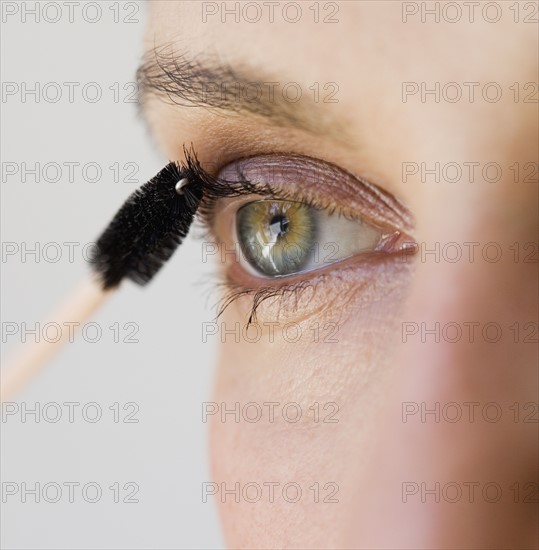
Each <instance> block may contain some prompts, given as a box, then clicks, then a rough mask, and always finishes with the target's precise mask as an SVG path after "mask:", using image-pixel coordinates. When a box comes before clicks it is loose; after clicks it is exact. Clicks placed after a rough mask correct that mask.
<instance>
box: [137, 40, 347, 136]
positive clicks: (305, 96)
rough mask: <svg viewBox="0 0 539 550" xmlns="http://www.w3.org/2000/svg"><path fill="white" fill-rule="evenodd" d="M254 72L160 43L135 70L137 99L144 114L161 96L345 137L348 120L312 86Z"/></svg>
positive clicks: (189, 105) (169, 100)
mask: <svg viewBox="0 0 539 550" xmlns="http://www.w3.org/2000/svg"><path fill="white" fill-rule="evenodd" d="M254 72H256V71H253V69H252V68H249V67H248V66H246V65H245V64H239V65H238V66H237V67H236V68H233V67H231V66H230V65H228V64H224V63H222V62H219V61H218V60H217V59H215V58H211V57H206V58H202V57H196V58H192V59H190V58H189V57H188V56H187V55H186V54H180V53H177V52H175V51H174V49H173V48H172V46H171V45H165V46H161V47H156V48H153V49H151V50H150V51H148V52H147V53H146V54H145V56H144V58H143V61H142V63H141V65H140V66H139V68H138V70H137V73H136V77H137V84H138V104H139V107H140V109H141V111H142V112H143V113H144V110H145V107H146V105H147V103H148V100H149V99H150V98H151V97H157V98H159V99H160V100H162V101H165V102H167V103H169V104H171V105H177V106H180V107H185V108H196V107H199V108H204V109H205V110H207V111H209V112H213V113H214V114H220V115H221V116H222V115H223V114H228V115H233V114H247V115H254V116H259V117H262V118H263V119H265V120H266V121H268V122H270V123H271V124H272V125H276V126H285V127H292V128H299V129H303V130H307V131H309V132H311V133H316V134H327V133H330V134H334V136H335V137H336V138H337V139H339V140H342V139H343V133H345V132H344V130H343V128H344V124H342V123H339V121H338V120H336V119H334V118H333V117H331V119H328V116H327V115H328V113H327V112H326V113H323V112H322V111H324V109H320V104H319V102H317V101H315V100H314V97H315V95H314V91H313V90H312V88H308V89H305V87H304V86H302V85H301V84H300V83H299V82H295V81H291V80H287V81H285V82H284V81H282V80H276V79H274V78H271V77H265V76H263V77H258V78H250V77H249V76H248V75H250V74H251V73H254ZM336 102H337V101H336Z"/></svg>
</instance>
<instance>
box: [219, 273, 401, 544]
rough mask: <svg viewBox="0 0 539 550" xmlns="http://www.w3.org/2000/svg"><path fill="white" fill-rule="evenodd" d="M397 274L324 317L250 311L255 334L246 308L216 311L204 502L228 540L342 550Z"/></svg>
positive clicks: (386, 360) (384, 360)
mask: <svg viewBox="0 0 539 550" xmlns="http://www.w3.org/2000/svg"><path fill="white" fill-rule="evenodd" d="M405 271H406V270H401V272H400V273H399V274H400V278H399V283H400V284H399V285H393V287H394V290H393V291H392V292H391V291H388V290H387V288H388V287H387V286H386V285H385V284H384V285H382V286H383V287H384V293H383V295H379V294H378V291H376V290H375V287H376V284H375V280H370V282H369V288H363V289H362V290H361V291H360V292H357V293H356V294H355V295H354V297H352V296H351V295H349V300H348V304H347V306H346V307H345V306H344V305H343V304H342V303H341V302H340V301H339V303H340V307H334V308H329V309H328V310H326V311H325V312H324V315H323V317H322V315H321V314H315V315H310V316H309V317H307V318H303V319H302V320H300V321H294V319H293V317H292V315H290V316H289V317H287V318H286V319H284V318H283V316H281V317H280V318H279V320H278V321H277V320H276V319H275V317H273V321H272V320H270V319H271V318H270V317H269V316H268V315H267V313H268V312H269V311H271V308H268V309H267V310H263V311H261V312H260V313H259V315H258V318H257V323H258V326H259V327H260V328H261V330H260V331H257V330H254V328H251V329H249V331H248V332H247V331H246V330H244V326H245V323H244V321H243V320H244V319H245V318H246V317H245V310H244V307H245V306H244V305H243V304H241V303H239V302H236V303H235V304H234V305H232V306H231V307H230V308H229V309H228V310H227V312H226V313H225V315H224V317H223V318H222V319H221V327H220V329H221V330H220V335H221V341H222V342H223V344H222V347H221V355H220V360H219V367H218V371H217V379H216V386H215V393H214V398H213V401H215V402H216V403H217V404H218V407H219V411H218V412H217V414H215V415H213V416H212V417H211V424H210V430H211V450H212V463H213V475H214V481H215V483H217V484H218V486H219V493H218V494H217V495H215V496H214V497H213V498H214V499H215V501H216V503H217V504H218V506H219V509H220V514H221V519H222V523H223V528H224V533H225V537H226V540H227V544H228V545H229V546H230V547H234V548H237V547H250V548H254V547H257V548H258V547H261V548H268V547H271V548H276V547H279V548H285V547H301V548H325V547H330V546H331V547H337V548H343V547H344V541H343V539H342V536H343V534H344V533H346V528H345V526H346V525H347V524H348V523H349V522H350V521H351V517H350V513H351V512H350V510H351V503H352V502H353V499H354V494H355V493H356V492H357V491H356V487H355V485H356V483H355V480H356V479H357V477H358V472H359V471H361V468H362V465H363V463H364V458H365V449H368V448H369V446H370V445H369V441H370V437H371V436H370V435H369V434H370V429H371V427H372V418H373V416H374V414H375V411H376V410H377V407H378V404H379V403H380V397H381V393H382V388H383V386H384V380H385V377H386V376H387V375H388V373H389V371H390V370H391V368H392V361H391V349H392V348H393V347H394V345H393V344H394V343H396V342H397V341H398V340H399V338H400V331H399V329H398V326H400V325H399V324H398V318H399V316H398V313H397V312H398V311H399V310H400V308H401V306H402V302H403V300H404V293H403V292H402V289H403V288H405V287H406V284H403V283H404V281H403V279H402V275H403V274H404V272H405ZM388 275H389V274H388ZM395 275H396V273H395V272H392V276H395ZM385 277H386V275H383V274H379V277H378V279H380V278H385ZM390 286H391V285H390ZM367 296H368V297H369V298H368V300H367V299H366V297H367ZM336 303H337V302H336ZM296 318H297V317H296ZM270 323H272V324H271V325H270ZM270 327H273V331H271V330H269V328H270ZM225 330H228V333H226V332H225ZM248 340H252V342H249V341H248ZM225 491H228V493H225ZM255 501H256V502H255Z"/></svg>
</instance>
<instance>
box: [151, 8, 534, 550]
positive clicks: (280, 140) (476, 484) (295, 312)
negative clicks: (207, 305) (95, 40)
mask: <svg viewBox="0 0 539 550" xmlns="http://www.w3.org/2000/svg"><path fill="white" fill-rule="evenodd" d="M436 4H438V8H437V9H438V16H436V15H433V14H432V12H429V10H436V6H435V3H424V2H403V3H401V2H368V1H361V2H342V3H337V2H327V3H324V2H320V3H315V2H301V3H293V2H292V3H287V4H283V3H277V2H257V3H255V2H249V3H237V2H226V3H224V2H173V1H168V0H167V1H155V0H153V1H152V2H151V3H150V23H149V28H148V32H147V36H146V38H147V39H146V49H147V51H148V52H149V57H148V60H149V61H148V62H147V64H146V71H145V73H144V74H145V76H146V78H147V79H148V82H147V83H146V84H145V86H146V88H145V89H144V91H145V106H144V110H145V116H146V118H147V120H148V122H149V125H150V127H151V130H152V132H153V134H154V135H155V137H156V139H157V141H158V143H159V144H160V146H161V148H162V150H163V151H164V153H165V154H166V155H167V156H168V157H169V158H172V159H181V158H182V157H183V145H184V143H185V144H188V145H189V144H191V143H192V144H193V147H194V149H195V151H196V153H197V155H198V157H199V160H200V162H201V164H202V166H203V167H205V168H207V169H208V170H211V171H213V172H215V173H218V172H219V170H221V169H222V168H224V167H225V166H229V168H227V169H226V171H225V173H226V174H232V175H233V174H237V173H238V171H239V168H241V170H242V172H243V176H244V177H247V178H248V179H249V178H251V179H252V178H253V177H255V178H258V180H259V181H262V183H267V184H268V185H271V186H273V187H278V188H279V189H280V190H281V191H282V192H284V193H289V194H290V196H291V197H292V196H293V201H289V202H287V203H286V202H285V203H279V202H275V200H274V201H273V203H272V202H271V200H269V199H268V197H260V196H253V197H252V198H251V199H249V198H248V197H245V196H242V197H238V198H236V199H233V200H226V201H222V202H221V203H217V204H216V205H215V209H214V212H213V218H212V219H213V222H212V233H213V238H214V240H215V241H216V243H217V244H216V245H213V244H212V245H211V246H210V245H209V244H208V243H202V244H201V247H202V249H203V253H206V254H208V255H211V257H212V258H214V259H216V260H217V262H218V264H219V266H218V268H219V270H220V271H221V272H222V274H223V275H224V277H225V278H226V279H227V281H228V282H227V284H228V286H229V288H228V290H225V291H224V294H225V296H226V295H229V294H230V293H231V292H232V293H233V294H234V296H235V299H234V301H232V303H231V304H230V305H229V306H228V307H227V308H226V310H225V312H224V314H223V315H222V316H221V317H220V318H219V320H218V322H217V324H216V325H212V331H213V332H212V334H216V335H217V336H215V337H214V340H215V339H216V338H217V339H218V340H219V342H220V344H219V345H220V352H219V361H218V368H217V373H216V381H215V388H214V395H213V398H212V402H213V403H212V404H211V405H208V406H207V408H206V410H205V412H206V413H207V416H208V418H209V421H210V426H211V430H210V433H211V453H212V464H213V484H211V485H209V484H208V485H206V486H205V487H203V488H202V495H203V497H202V498H205V499H207V500H208V501H214V502H216V503H217V504H218V507H219V510H220V515H221V519H222V524H223V530H224V534H225V538H226V542H227V545H228V546H230V547H232V548H410V549H418V548H429V549H433V548H468V549H469V548H487V547H488V548H493V547H496V548H498V547H509V546H510V547H518V548H532V547H533V546H534V544H535V543H536V536H537V516H536V515H535V513H536V504H534V502H535V503H536V502H537V495H538V493H537V420H538V415H537V405H536V402H537V382H538V380H537V369H536V359H537V346H536V343H537V285H536V282H537V261H538V256H537V244H533V243H536V234H537V150H538V142H537V135H538V132H537V84H528V83H532V82H534V80H536V77H537V72H536V67H537V29H536V26H535V25H533V24H529V22H525V21H524V20H525V17H526V14H524V13H521V14H520V15H519V18H517V19H518V21H519V22H518V23H517V22H515V17H516V12H515V11H514V10H512V11H511V10H510V9H509V3H491V4H493V5H494V7H491V10H492V11H491V12H485V11H484V10H482V7H481V6H477V7H475V8H474V6H468V7H464V6H461V9H462V12H461V16H460V20H454V19H455V17H456V15H458V13H457V11H455V12H453V11H450V8H448V9H447V10H445V8H444V6H445V4H444V3H441V4H440V3H436ZM451 4H452V5H453V8H451V9H453V10H456V8H455V3H451ZM468 4H474V3H468ZM285 6H288V7H286V8H285ZM297 6H299V8H300V10H301V11H298V9H297ZM440 6H441V7H440ZM496 6H497V8H496ZM444 10H445V11H444ZM470 10H475V11H474V12H473V14H472V13H471V12H470ZM498 10H501V11H500V13H501V17H500V19H499V21H497V22H494V20H495V19H496V18H497V15H498ZM472 17H473V22H470V20H471V18H472ZM450 19H451V20H453V22H450V21H449V20H450ZM293 21H295V22H293ZM154 48H156V50H155V53H154ZM143 76H144V75H143ZM171 98H173V101H171V100H170V99H171ZM275 153H279V155H274V154H275ZM267 155H273V156H271V157H269V158H268V156H267ZM298 155H299V156H298ZM246 157H252V160H251V161H250V162H249V163H247V164H245V163H238V161H239V159H244V158H246ZM304 157H309V159H305V158H304ZM270 162H271V164H270ZM335 167H337V168H335ZM253 174H255V176H253ZM352 174H353V176H352ZM357 178H362V179H364V180H366V181H368V182H370V184H373V185H375V186H377V188H373V187H372V186H371V185H369V184H365V183H364V182H362V181H360V180H359V179H357ZM378 188H379V189H381V190H383V193H380V192H377V190H376V189H378ZM261 198H262V199H263V200H266V202H265V203H259V204H258V207H257V206H254V207H253V204H252V203H253V201H254V200H257V199H258V200H260V199H261ZM302 198H304V200H305V202H306V204H307V206H304V207H299V208H298V207H297V202H301V201H302ZM248 203H251V206H250V207H249V208H250V210H249V209H248V208H247V209H244V210H243V211H241V212H243V216H242V217H241V216H240V214H239V213H238V212H240V210H239V209H240V207H241V206H244V205H246V204H248ZM314 206H316V207H317V209H314ZM290 208H291V209H292V210H290ZM294 208H295V210H294ZM287 209H288V210H287ZM332 211H333V212H335V213H334V214H333V215H330V212H332ZM287 212H288V213H287ZM339 212H340V213H343V214H345V216H346V217H344V216H340V217H339V216H338V215H337V213H339ZM239 217H241V218H242V220H243V221H242V223H241V224H239V225H238V218H239ZM347 222H348V223H347ZM287 231H288V232H289V233H288V236H289V237H290V239H296V240H294V241H293V242H294V243H297V242H300V244H301V243H305V242H309V243H310V244H314V245H316V246H317V247H318V252H319V256H318V257H316V258H314V259H312V258H311V259H310V261H311V264H310V268H309V269H306V270H302V269H300V267H298V266H297V265H296V264H295V265H296V269H295V271H294V269H291V268H289V266H288V264H287V265H285V268H287V267H288V272H286V269H285V271H279V270H280V269H281V268H282V265H277V266H275V264H272V265H273V272H271V269H269V268H267V267H268V265H269V264H267V263H265V264H264V263H262V264H256V263H253V262H249V261H246V260H245V259H243V260H241V261H239V260H238V258H237V257H235V255H234V252H233V251H234V250H236V252H237V250H238V244H239V245H240V250H241V247H242V246H244V245H245V242H247V241H248V240H249V239H251V240H255V241H256V239H257V238H258V239H259V242H261V241H260V238H262V237H264V235H266V237H268V235H269V237H268V238H269V239H270V240H271V238H274V239H277V238H278V237H279V238H281V237H282V235H283V234H286V232H287ZM264 232H266V233H264ZM309 232H310V233H309ZM261 236H262V237H261ZM264 242H265V243H266V244H267V241H264ZM272 242H275V241H272ZM405 243H412V244H408V245H406V244H405ZM406 246H407V248H405V247H406ZM381 248H383V251H381V250H380V249H381ZM227 251H228V252H229V253H228V254H226V253H225V252H227ZM330 254H334V255H333V256H328V255H330ZM332 258H337V261H333V259H332ZM266 259H267V258H266ZM264 266H266V268H267V269H266V272H264V269H263V268H264ZM257 268H258V269H257ZM289 272H291V273H289ZM279 275H280V276H279ZM283 275H286V277H285V276H283ZM260 288H263V289H264V290H260ZM242 291H246V292H243V293H242ZM259 298H263V299H262V300H259ZM255 302H256V304H255ZM258 302H260V303H258ZM255 305H256V306H257V307H256V319H255V321H254V322H253V323H252V324H251V325H250V326H249V328H248V330H247V326H246V325H247V321H248V319H249V316H250V313H251V311H252V309H253V307H254V306H255ZM534 403H535V404H534Z"/></svg>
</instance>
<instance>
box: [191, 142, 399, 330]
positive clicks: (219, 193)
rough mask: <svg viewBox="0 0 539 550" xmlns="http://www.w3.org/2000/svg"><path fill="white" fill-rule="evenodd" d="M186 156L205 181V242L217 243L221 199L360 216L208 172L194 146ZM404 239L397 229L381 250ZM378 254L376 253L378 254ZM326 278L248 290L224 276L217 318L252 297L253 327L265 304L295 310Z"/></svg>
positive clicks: (196, 174)
mask: <svg viewBox="0 0 539 550" xmlns="http://www.w3.org/2000/svg"><path fill="white" fill-rule="evenodd" d="M184 153H185V158H186V162H187V165H188V166H189V169H190V170H191V173H192V174H193V176H194V177H196V178H198V179H200V180H201V181H202V182H203V187H204V198H203V201H202V203H201V205H200V208H199V210H198V219H199V222H200V226H201V228H202V230H203V232H202V235H201V236H200V237H201V239H211V240H213V241H214V242H215V241H216V240H217V239H216V236H215V233H214V231H213V229H214V225H215V221H216V216H217V214H218V212H217V211H218V208H217V203H218V201H219V200H220V199H224V198H234V197H242V196H244V197H250V196H253V195H259V196H262V197H264V198H268V199H275V200H285V201H298V202H301V203H302V204H304V205H306V206H309V207H312V208H318V209H324V210H326V211H327V212H328V213H331V214H333V213H338V214H339V215H342V216H343V217H346V218H348V219H357V216H353V215H351V214H350V213H349V212H346V211H344V210H343V209H341V208H339V207H338V206H337V205H334V204H332V205H328V204H321V201H316V200H313V199H308V198H306V197H304V196H301V193H299V192H294V193H292V192H288V191H286V190H283V189H277V188H274V187H272V186H271V185H270V184H269V183H265V184H260V183H254V182H252V181H249V180H247V179H246V178H245V177H244V175H243V173H241V172H240V171H238V175H239V176H241V179H238V180H233V181H231V180H226V179H223V178H219V177H217V176H214V175H212V174H210V173H208V172H206V171H205V170H204V169H203V168H202V166H201V165H200V163H199V161H198V159H197V156H196V153H195V151H194V148H193V147H192V146H191V149H190V150H187V149H185V148H184ZM239 160H243V159H236V162H238V161H239ZM401 236H402V233H401V232H399V231H397V230H393V232H392V233H391V234H389V235H388V236H387V238H385V239H384V240H383V243H382V247H381V248H380V251H382V252H383V251H384V250H385V247H386V245H392V244H394V242H395V241H396V240H398V239H399V237H401ZM380 251H378V252H380ZM374 254H376V252H375V253H374ZM326 277H327V273H324V272H323V273H319V274H318V275H317V276H316V277H310V278H308V279H302V280H295V281H294V282H292V283H284V284H283V283H280V284H279V285H268V286H261V287H256V288H246V287H245V286H243V285H241V284H238V283H237V282H235V281H233V280H232V279H231V278H230V277H229V276H228V275H227V274H224V276H223V274H220V276H219V278H218V280H217V281H216V282H215V281H214V284H213V285H212V286H213V287H214V288H215V287H217V288H218V289H220V290H223V291H224V292H222V296H221V298H220V299H219V301H218V302H217V304H216V309H217V315H216V318H219V317H220V316H221V315H222V314H223V313H224V312H225V310H226V309H227V308H228V307H229V306H230V305H231V304H232V303H234V302H235V301H236V300H238V299H240V298H242V297H245V296H252V305H251V307H250V312H249V317H248V321H247V326H249V325H250V324H251V323H253V322H256V318H257V310H258V308H259V307H260V306H261V304H262V303H264V302H266V301H267V300H269V299H272V298H275V299H276V300H282V299H283V298H284V297H285V296H286V297H287V298H288V299H289V300H288V301H287V303H288V302H290V303H293V304H295V307H297V304H298V302H299V299H300V296H301V294H302V293H303V292H304V291H306V290H307V289H312V288H313V287H314V286H316V285H317V284H318V283H320V282H322V281H323V280H324V279H325V278H326ZM215 283H216V284H215Z"/></svg>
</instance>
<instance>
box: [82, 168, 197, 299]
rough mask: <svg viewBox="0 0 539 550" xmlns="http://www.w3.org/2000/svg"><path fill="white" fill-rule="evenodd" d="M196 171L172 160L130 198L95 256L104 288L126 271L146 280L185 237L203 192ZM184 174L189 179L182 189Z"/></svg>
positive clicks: (137, 279) (115, 283) (99, 242)
mask: <svg viewBox="0 0 539 550" xmlns="http://www.w3.org/2000/svg"><path fill="white" fill-rule="evenodd" d="M189 164H190V163H188V165H189ZM191 175H192V171H191V169H190V167H189V166H187V167H182V166H179V165H177V164H175V163H172V162H171V163H170V164H168V165H167V166H165V168H163V170H161V171H160V172H159V173H158V174H157V175H156V176H155V177H154V178H152V179H151V180H150V181H148V182H147V183H145V184H144V185H142V187H140V188H139V189H138V190H137V191H135V192H134V193H133V194H132V195H130V196H129V198H128V199H127V200H126V201H125V203H124V204H123V206H122V207H121V208H120V210H119V211H118V213H117V214H116V215H115V216H114V218H113V219H112V221H111V223H110V224H109V226H108V227H107V228H106V229H105V231H104V232H103V233H102V235H101V236H100V237H99V239H98V240H97V243H96V247H95V249H94V253H93V255H92V258H91V259H90V262H91V264H92V266H93V268H94V270H95V271H96V272H97V273H98V275H99V276H100V278H101V281H102V285H103V289H104V290H107V289H110V288H114V287H116V286H118V285H119V284H120V282H121V281H122V280H123V279H124V278H125V277H127V278H129V279H131V280H132V281H134V282H135V283H138V284H140V285H145V284H146V283H148V282H149V281H150V280H151V279H152V278H153V276H154V275H155V274H156V273H157V271H159V269H160V268H161V267H162V266H163V264H164V263H165V262H166V261H167V260H168V259H169V258H170V257H171V256H172V254H173V253H174V251H175V250H176V248H177V247H178V246H179V245H180V244H181V243H182V241H183V239H184V238H185V237H186V235H187V233H188V232H189V228H190V227H191V224H192V223H193V219H194V216H195V214H196V211H197V208H198V206H199V204H200V201H201V199H202V195H203V189H202V184H201V182H200V181H199V179H198V178H197V177H190V176H191ZM182 178H188V179H189V184H188V185H187V186H186V187H185V188H183V190H182V194H178V193H177V192H176V189H175V186H176V183H177V182H178V181H179V180H181V179H182Z"/></svg>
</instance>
